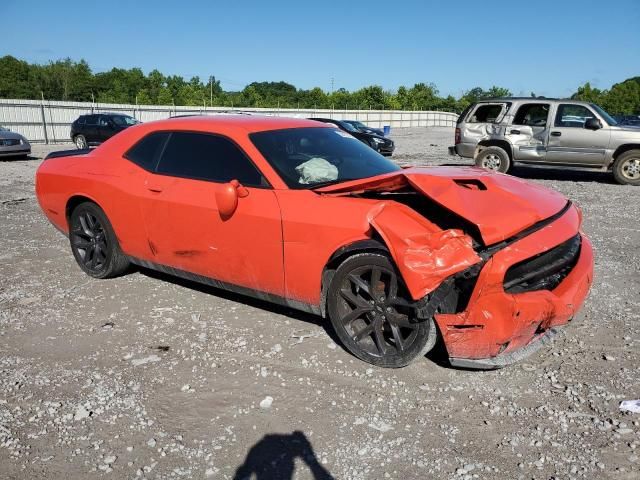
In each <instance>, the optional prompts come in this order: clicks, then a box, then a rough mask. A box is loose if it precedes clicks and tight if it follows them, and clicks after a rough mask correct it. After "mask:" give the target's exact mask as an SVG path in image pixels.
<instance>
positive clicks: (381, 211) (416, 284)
mask: <svg viewBox="0 0 640 480" xmlns="http://www.w3.org/2000/svg"><path fill="white" fill-rule="evenodd" d="M367 219H368V221H369V224H370V225H371V226H372V227H373V228H374V229H375V230H376V231H377V232H378V234H380V236H381V237H382V239H383V240H384V242H385V243H386V245H387V248H388V249H389V252H390V253H391V256H392V257H393V259H394V261H395V263H396V266H397V267H398V270H399V271H400V273H401V275H402V278H403V279H404V281H405V284H406V285H407V289H408V290H409V294H410V295H411V297H412V298H413V299H414V300H419V299H421V298H423V297H424V296H425V295H427V294H428V293H430V292H432V291H433V290H435V289H436V288H437V287H438V285H440V284H441V283H442V282H443V281H444V280H445V279H446V278H448V277H450V276H451V275H453V274H455V273H458V272H461V271H462V270H465V269H466V268H468V267H470V266H471V265H474V264H476V263H478V262H480V261H481V258H480V257H479V256H478V255H477V254H476V252H475V251H474V250H473V248H472V244H473V243H472V240H471V237H469V236H468V235H466V234H465V233H464V232H463V231H462V230H457V229H448V230H441V229H440V228H439V227H438V226H437V225H435V224H434V223H432V222H430V221H429V220H427V219H426V218H424V217H422V216H421V215H419V214H418V213H417V212H415V211H414V210H412V209H410V208H409V207H407V206H405V205H402V204H399V203H396V202H393V203H391V202H381V203H379V204H377V205H376V206H375V207H374V208H373V209H372V210H371V211H370V212H369V215H368V218H367Z"/></svg>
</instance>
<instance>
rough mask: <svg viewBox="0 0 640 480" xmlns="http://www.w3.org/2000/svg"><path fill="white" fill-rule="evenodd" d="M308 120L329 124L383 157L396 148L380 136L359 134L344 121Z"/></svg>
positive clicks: (365, 133) (390, 153) (358, 131)
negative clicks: (347, 133)
mask: <svg viewBox="0 0 640 480" xmlns="http://www.w3.org/2000/svg"><path fill="white" fill-rule="evenodd" d="M309 120H315V121H317V122H324V123H331V124H333V125H335V126H336V127H338V128H339V129H340V130H344V131H345V132H349V133H350V134H351V135H352V136H354V137H355V138H357V139H358V140H360V141H361V142H363V143H366V144H367V145H369V146H370V147H371V148H373V149H374V150H375V151H377V152H378V153H380V154H382V155H384V156H385V157H390V156H391V155H393V151H394V150H395V148H396V146H395V145H394V143H393V140H389V139H388V138H385V137H383V136H382V135H376V134H375V133H367V132H361V131H360V130H358V129H357V128H356V127H354V126H353V125H351V124H350V123H348V122H346V121H344V120H334V119H332V118H310V119H309Z"/></svg>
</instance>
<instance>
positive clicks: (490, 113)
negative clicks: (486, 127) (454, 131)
mask: <svg viewBox="0 0 640 480" xmlns="http://www.w3.org/2000/svg"><path fill="white" fill-rule="evenodd" d="M504 107H505V105H504V104H502V103H494V104H482V105H479V106H478V108H476V110H475V111H474V112H473V114H472V115H471V116H470V117H469V120H467V121H468V122H469V123H496V122H497V121H499V119H500V118H501V117H502V112H503V110H504Z"/></svg>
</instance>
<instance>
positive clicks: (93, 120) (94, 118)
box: [84, 115, 100, 125]
mask: <svg viewBox="0 0 640 480" xmlns="http://www.w3.org/2000/svg"><path fill="white" fill-rule="evenodd" d="M98 117H100V115H87V116H86V117H84V123H85V124H86V125H97V124H98Z"/></svg>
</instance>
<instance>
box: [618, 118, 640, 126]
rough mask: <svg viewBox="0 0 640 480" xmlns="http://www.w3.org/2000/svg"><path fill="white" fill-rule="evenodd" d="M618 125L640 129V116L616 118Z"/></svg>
mask: <svg viewBox="0 0 640 480" xmlns="http://www.w3.org/2000/svg"><path fill="white" fill-rule="evenodd" d="M616 120H618V125H627V126H630V127H640V115H622V116H620V117H616Z"/></svg>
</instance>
